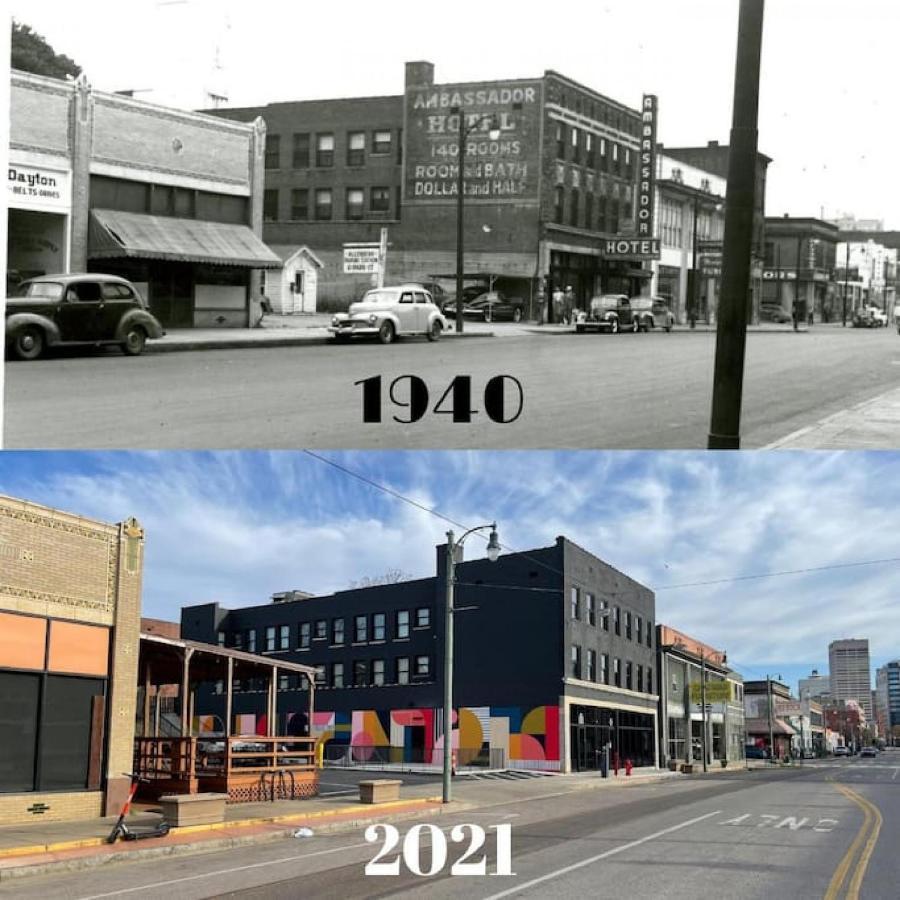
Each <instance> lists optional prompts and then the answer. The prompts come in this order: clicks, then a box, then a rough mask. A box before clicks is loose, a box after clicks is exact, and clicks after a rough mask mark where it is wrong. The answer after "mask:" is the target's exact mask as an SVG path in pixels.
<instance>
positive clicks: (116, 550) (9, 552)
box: [0, 496, 144, 823]
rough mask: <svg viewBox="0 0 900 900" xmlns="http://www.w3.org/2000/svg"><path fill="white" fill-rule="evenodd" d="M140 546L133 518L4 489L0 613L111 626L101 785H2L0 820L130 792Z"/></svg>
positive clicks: (84, 812) (62, 813)
mask: <svg viewBox="0 0 900 900" xmlns="http://www.w3.org/2000/svg"><path fill="white" fill-rule="evenodd" d="M143 544H144V535H143V530H142V529H141V527H140V525H139V524H138V523H137V522H136V521H135V520H133V519H131V520H128V521H126V522H123V523H120V524H118V525H109V524H105V523H102V522H97V521H93V520H89V519H85V518H82V517H79V516H75V515H71V514H69V513H65V512H60V511H59V510H55V509H50V508H48V507H44V506H38V505H37V504H34V503H30V502H28V501H25V500H15V499H12V498H9V497H3V496H0V611H5V612H14V613H21V614H26V615H29V616H37V617H41V618H47V619H53V620H63V621H73V622H80V623H85V624H93V625H103V626H107V627H111V629H112V631H111V637H112V639H111V648H112V649H111V654H110V657H111V659H110V671H109V686H108V694H107V696H108V708H107V710H106V713H107V715H106V722H107V725H106V732H105V741H104V744H105V748H104V749H105V756H104V760H105V762H104V775H105V778H104V779H103V789H102V790H100V791H93V792H85V791H73V792H59V793H38V792H23V793H19V794H2V793H0V823H3V822H20V821H30V820H33V819H37V818H40V819H42V820H50V819H53V820H59V819H68V818H85V817H90V816H96V815H101V814H103V815H106V814H110V813H111V812H115V811H116V810H117V808H118V805H119V804H120V803H121V800H122V798H123V796H124V795H125V793H126V792H127V789H128V779H127V778H124V777H123V775H122V773H123V772H128V771H130V769H131V765H132V754H133V741H134V721H135V701H136V689H137V657H138V647H139V640H140V605H141V581H142V571H143ZM42 807H45V808H44V809H43V810H42V811H41V808H42ZM29 808H31V810H30V811H29Z"/></svg>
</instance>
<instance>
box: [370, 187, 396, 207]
mask: <svg viewBox="0 0 900 900" xmlns="http://www.w3.org/2000/svg"><path fill="white" fill-rule="evenodd" d="M369 209H370V210H372V212H390V211H391V189H390V188H389V187H373V188H369Z"/></svg>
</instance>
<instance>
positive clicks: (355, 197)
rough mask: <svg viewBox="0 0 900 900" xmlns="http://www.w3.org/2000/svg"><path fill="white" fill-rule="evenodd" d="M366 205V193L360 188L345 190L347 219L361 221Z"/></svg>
mask: <svg viewBox="0 0 900 900" xmlns="http://www.w3.org/2000/svg"><path fill="white" fill-rule="evenodd" d="M365 205H366V192H365V191H364V190H363V189H362V188H347V218H348V219H351V220H355V219H361V218H362V217H363V210H364V209H365Z"/></svg>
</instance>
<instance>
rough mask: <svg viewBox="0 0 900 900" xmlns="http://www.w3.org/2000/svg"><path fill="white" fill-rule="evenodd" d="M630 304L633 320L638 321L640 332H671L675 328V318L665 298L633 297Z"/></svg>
mask: <svg viewBox="0 0 900 900" xmlns="http://www.w3.org/2000/svg"><path fill="white" fill-rule="evenodd" d="M630 302H631V314H632V320H634V319H637V322H638V329H639V330H640V331H652V330H653V329H654V328H662V329H663V330H664V331H671V330H672V328H673V327H674V325H675V316H674V315H673V313H672V310H671V309H669V304H668V303H667V302H666V299H665V298H664V297H632V298H631V301H630Z"/></svg>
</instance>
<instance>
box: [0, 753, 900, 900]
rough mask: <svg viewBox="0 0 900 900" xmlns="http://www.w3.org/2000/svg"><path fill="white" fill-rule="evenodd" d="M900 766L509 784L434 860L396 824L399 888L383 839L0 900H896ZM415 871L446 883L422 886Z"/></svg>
mask: <svg viewBox="0 0 900 900" xmlns="http://www.w3.org/2000/svg"><path fill="white" fill-rule="evenodd" d="M893 756H894V754H886V755H884V756H882V757H879V758H878V759H877V760H872V761H869V760H851V761H847V762H840V763H831V764H814V763H808V764H806V765H804V766H803V768H802V769H794V770H772V771H754V772H749V773H726V774H721V775H716V776H707V777H702V776H700V777H696V776H695V777H683V776H680V777H676V778H670V779H667V780H665V781H662V782H657V783H651V784H642V785H634V786H632V787H629V788H627V789H615V788H613V789H603V788H601V789H596V790H584V789H579V788H578V787H577V786H575V785H574V784H573V783H572V782H571V781H569V780H567V779H565V780H564V779H540V780H539V781H536V782H535V783H534V784H527V785H525V786H522V785H516V786H515V789H516V791H517V793H512V791H513V788H511V787H508V786H506V785H500V786H493V785H492V786H491V787H490V788H488V787H487V786H486V783H481V784H476V783H470V785H469V787H468V788H463V787H460V788H459V790H458V792H457V793H458V794H459V795H460V797H462V799H464V800H465V799H468V800H469V801H470V802H476V803H477V808H471V809H468V810H464V811H460V812H454V813H448V814H446V815H441V816H435V815H433V814H432V816H431V818H430V819H422V820H421V823H422V824H424V825H425V826H427V827H426V828H425V829H424V831H423V835H422V836H423V840H422V841H421V844H420V847H419V850H418V852H416V851H415V848H414V847H412V845H411V844H410V846H409V847H407V844H409V842H410V839H409V835H410V834H412V833H413V829H414V826H415V825H417V824H419V822H420V820H417V819H407V820H405V821H401V822H397V823H396V828H397V829H398V833H399V834H398V837H399V838H400V843H399V844H398V846H397V847H396V848H394V849H392V850H391V851H390V852H386V853H385V854H384V858H383V859H382V860H380V861H381V862H388V863H390V862H392V861H393V860H395V859H399V858H402V861H401V862H400V863H399V866H398V869H399V872H398V874H391V875H375V874H366V871H365V870H366V865H367V863H370V862H372V861H373V860H374V859H375V857H376V854H377V853H378V852H379V850H380V849H381V848H382V837H381V835H376V838H377V839H376V840H375V841H371V842H370V841H367V840H366V837H365V835H364V834H363V833H362V830H361V829H360V830H354V831H349V832H346V833H342V834H332V835H322V836H313V837H312V838H307V839H294V840H286V841H279V842H277V843H272V844H262V845H256V846H251V847H246V848H236V849H232V850H229V851H228V852H216V853H209V854H203V855H201V856H192V857H177V858H174V857H172V858H166V859H164V860H155V861H152V862H144V863H135V864H130V865H117V866H107V867H103V868H99V869H95V870H93V871H89V872H78V873H71V874H69V875H68V876H57V877H53V878H46V877H44V878H36V879H29V880H17V881H15V882H13V883H11V884H10V885H8V886H6V887H4V886H0V896H16V897H19V898H23V900H25V898H35V897H41V898H47V900H57V898H78V900H101V898H104V900H105V898H108V897H134V898H138V900H141V898H150V897H175V896H177V897H179V898H185V900H190V898H207V897H228V898H240V900H263V898H265V900H281V898H285V900H286V898H291V900H294V898H297V897H311V898H319V897H323V898H324V897H340V898H342V900H354V898H362V897H376V896H379V897H382V896H397V897H410V898H413V897H429V898H437V900H441V898H458V897H459V898H466V900H474V898H479V900H488V898H490V900H499V898H501V897H505V896H522V897H546V896H554V897H573V898H579V900H581V898H584V897H598V898H607V897H608V898H613V897H616V898H619V897H628V896H632V897H654V898H655V897H660V898H667V900H668V898H696V897H705V896H710V897H717V898H735V900H762V898H766V900H768V898H772V897H795V898H800V900H806V898H819V900H821V898H825V900H836V898H839V897H840V898H843V897H848V898H853V897H862V898H871V900H882V898H883V900H896V897H897V885H898V884H900V859H898V855H897V854H896V851H895V847H896V843H897V838H898V834H900V778H898V774H897V773H898V772H900V754H896V757H897V758H896V759H894V758H893ZM461 823H468V824H477V825H479V826H480V827H481V828H483V829H484V830H485V831H486V833H487V835H488V837H487V841H486V842H485V844H484V845H483V846H482V847H481V848H478V850H477V852H474V853H473V854H472V856H471V857H470V861H478V860H479V859H480V858H481V856H482V855H484V856H486V874H484V875H480V874H470V875H464V874H456V875H451V874H450V870H451V866H452V865H453V864H455V863H457V862H459V861H460V856H461V855H462V853H463V851H464V848H466V847H467V845H468V841H469V836H470V833H471V829H467V830H466V831H465V833H464V834H463V835H462V838H463V840H461V841H456V840H454V836H453V832H452V828H453V826H454V825H457V824H461ZM506 825H508V826H509V828H510V853H509V859H510V869H511V871H512V874H509V875H502V874H495V869H496V868H497V866H498V858H499V856H500V854H499V852H498V847H497V841H496V839H495V835H496V834H497V833H498V832H497V829H496V826H501V828H502V826H506ZM432 826H433V828H432ZM437 830H440V835H441V836H440V837H439V836H438V835H437V834H435V831H437ZM434 842H437V843H438V844H440V843H446V844H447V846H448V848H449V850H448V855H447V859H446V861H445V862H444V864H443V865H435V863H434V858H433V856H432V852H433V850H432V845H433V843H434ZM403 848H405V849H403ZM401 849H403V852H402V853H401ZM410 861H411V862H410ZM437 862H438V863H440V862H441V860H440V859H439V858H438V860H437ZM410 865H412V866H414V867H415V866H417V867H419V869H420V870H421V871H423V872H426V873H427V872H429V871H430V869H431V868H432V867H433V866H434V867H435V868H436V869H437V871H436V872H435V874H423V875H418V874H413V872H411V871H410V868H409V866H410Z"/></svg>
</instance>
